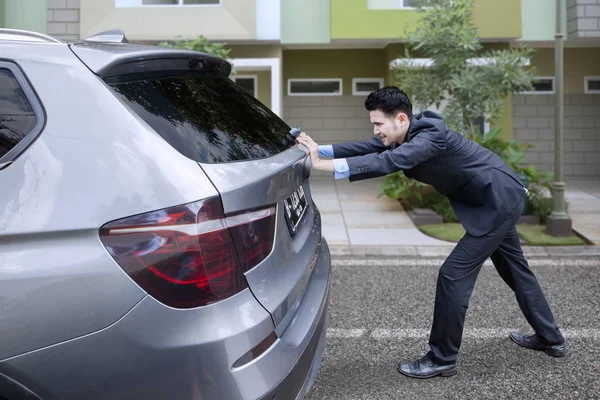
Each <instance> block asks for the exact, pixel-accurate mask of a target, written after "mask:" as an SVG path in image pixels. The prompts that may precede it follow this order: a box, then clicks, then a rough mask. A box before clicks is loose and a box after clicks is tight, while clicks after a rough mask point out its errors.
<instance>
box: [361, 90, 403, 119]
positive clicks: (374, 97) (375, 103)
mask: <svg viewBox="0 0 600 400" xmlns="http://www.w3.org/2000/svg"><path fill="white" fill-rule="evenodd" d="M365 108H366V109H367V110H368V111H374V110H379V111H381V112H383V113H384V114H386V115H391V116H396V115H397V114H398V113H399V112H403V113H405V114H406V115H407V116H408V118H412V104H411V102H410V99H409V98H408V96H407V95H406V93H404V91H402V90H400V89H399V88H397V87H396V86H385V87H382V88H381V89H378V90H376V91H374V92H371V94H369V96H368V97H367V99H366V100H365Z"/></svg>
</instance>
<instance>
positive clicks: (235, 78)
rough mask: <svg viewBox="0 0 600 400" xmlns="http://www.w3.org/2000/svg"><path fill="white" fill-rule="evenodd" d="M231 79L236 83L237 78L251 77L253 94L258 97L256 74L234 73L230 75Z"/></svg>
mask: <svg viewBox="0 0 600 400" xmlns="http://www.w3.org/2000/svg"><path fill="white" fill-rule="evenodd" d="M231 78H232V81H234V82H235V83H236V84H237V79H238V78H241V79H253V80H254V94H253V96H254V97H255V98H257V99H258V75H234V76H232V77H231Z"/></svg>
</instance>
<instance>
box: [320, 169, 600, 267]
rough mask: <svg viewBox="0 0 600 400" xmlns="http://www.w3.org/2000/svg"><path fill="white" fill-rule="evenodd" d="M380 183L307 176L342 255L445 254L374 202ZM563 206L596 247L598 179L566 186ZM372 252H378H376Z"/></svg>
mask: <svg viewBox="0 0 600 400" xmlns="http://www.w3.org/2000/svg"><path fill="white" fill-rule="evenodd" d="M382 179H383V178H374V179H366V180H363V181H358V182H352V183H350V182H349V181H348V179H340V180H335V179H333V178H330V177H327V176H322V175H321V176H319V175H317V176H313V177H311V191H312V195H313V198H314V200H315V203H316V204H317V207H319V210H320V211H321V214H322V217H323V234H324V236H325V237H326V238H327V240H328V242H329V244H330V245H331V246H334V247H339V249H338V250H336V252H337V253H339V255H342V254H347V255H350V254H355V253H357V254H356V255H358V254H363V255H369V254H380V255H386V254H387V255H390V256H391V255H400V254H404V255H409V254H412V255H420V256H424V255H427V254H430V255H445V254H447V253H448V252H449V251H450V250H451V249H452V247H454V245H455V244H454V243H451V242H446V241H442V240H437V239H434V238H432V237H429V236H427V235H425V234H423V233H421V231H419V230H418V229H417V228H416V227H415V225H414V224H413V223H412V220H411V219H410V217H409V216H408V214H407V213H406V212H405V211H404V209H403V208H402V205H401V204H400V203H399V202H398V201H395V200H392V199H390V198H388V197H387V196H383V197H381V198H379V199H378V198H377V195H378V193H379V185H380V184H381V181H382ZM566 197H567V201H568V202H569V213H570V215H571V218H572V219H573V228H574V230H576V231H577V232H578V233H580V234H581V235H582V236H584V237H586V238H587V239H589V240H590V241H592V242H593V243H594V244H596V245H600V179H598V178H596V179H571V180H568V181H567V195H566ZM375 249H379V250H377V251H375ZM525 251H526V253H528V254H537V255H546V256H547V255H556V254H557V253H561V254H573V255H575V254H579V253H582V254H583V255H588V256H589V255H594V254H596V253H597V254H598V255H600V246H577V247H576V248H571V249H564V248H558V247H555V248H540V247H530V246H527V249H526V250H525ZM413 253H414V254H413Z"/></svg>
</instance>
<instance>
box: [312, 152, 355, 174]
mask: <svg viewBox="0 0 600 400" xmlns="http://www.w3.org/2000/svg"><path fill="white" fill-rule="evenodd" d="M319 157H326V158H333V146H332V145H330V144H327V145H324V146H321V145H319ZM333 167H334V169H335V171H334V172H333V176H334V177H335V179H343V178H347V177H349V176H350V168H349V167H348V163H347V162H346V159H345V158H339V159H337V160H336V159H334V160H333Z"/></svg>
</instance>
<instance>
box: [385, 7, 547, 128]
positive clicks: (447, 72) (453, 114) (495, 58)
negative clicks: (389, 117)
mask: <svg viewBox="0 0 600 400" xmlns="http://www.w3.org/2000/svg"><path fill="white" fill-rule="evenodd" d="M421 1H423V0H421ZM425 1H426V3H427V4H432V7H428V8H424V7H419V8H418V11H419V12H420V13H422V14H423V17H422V19H421V21H420V23H419V26H418V27H417V28H416V30H414V31H413V32H412V33H409V34H408V40H407V43H406V50H405V55H404V57H401V58H400V62H399V63H398V65H397V66H396V67H394V69H393V72H394V75H395V77H396V79H397V80H398V81H399V83H400V84H401V86H402V88H403V89H404V90H405V91H406V92H407V94H408V95H409V96H411V98H412V99H413V103H414V105H415V106H417V107H419V108H427V107H430V106H431V105H435V106H436V107H437V108H439V107H440V104H441V103H442V102H444V103H445V104H446V106H445V108H444V110H443V111H442V112H443V113H444V116H445V118H446V120H447V122H448V125H449V126H450V127H451V128H453V129H455V130H456V131H458V132H460V133H462V134H466V135H467V136H468V137H469V138H471V139H474V138H475V137H478V136H479V133H482V132H478V130H477V128H476V126H475V124H474V120H475V119H477V118H481V117H484V118H486V119H487V120H490V121H492V122H493V121H495V120H497V119H498V118H499V117H500V116H501V115H502V103H503V101H504V99H505V98H506V97H507V96H508V95H509V94H511V93H517V92H521V91H525V90H531V88H532V81H533V80H534V77H535V75H534V71H532V70H531V69H530V68H526V67H525V66H524V63H523V61H524V60H526V59H528V58H529V57H530V55H531V49H530V48H529V47H526V46H522V47H517V48H512V49H503V50H488V51H484V48H483V46H482V44H481V42H480V40H479V34H478V30H477V27H476V26H475V25H474V24H473V22H472V20H471V17H472V9H473V0H435V1H427V0H425ZM414 55H418V56H419V57H422V58H429V59H431V60H432V61H433V63H432V64H431V65H429V66H423V65H418V64H417V63H416V62H415V61H414V59H413V56H414ZM482 58H486V59H488V61H487V62H485V63H482V62H481V60H482Z"/></svg>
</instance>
